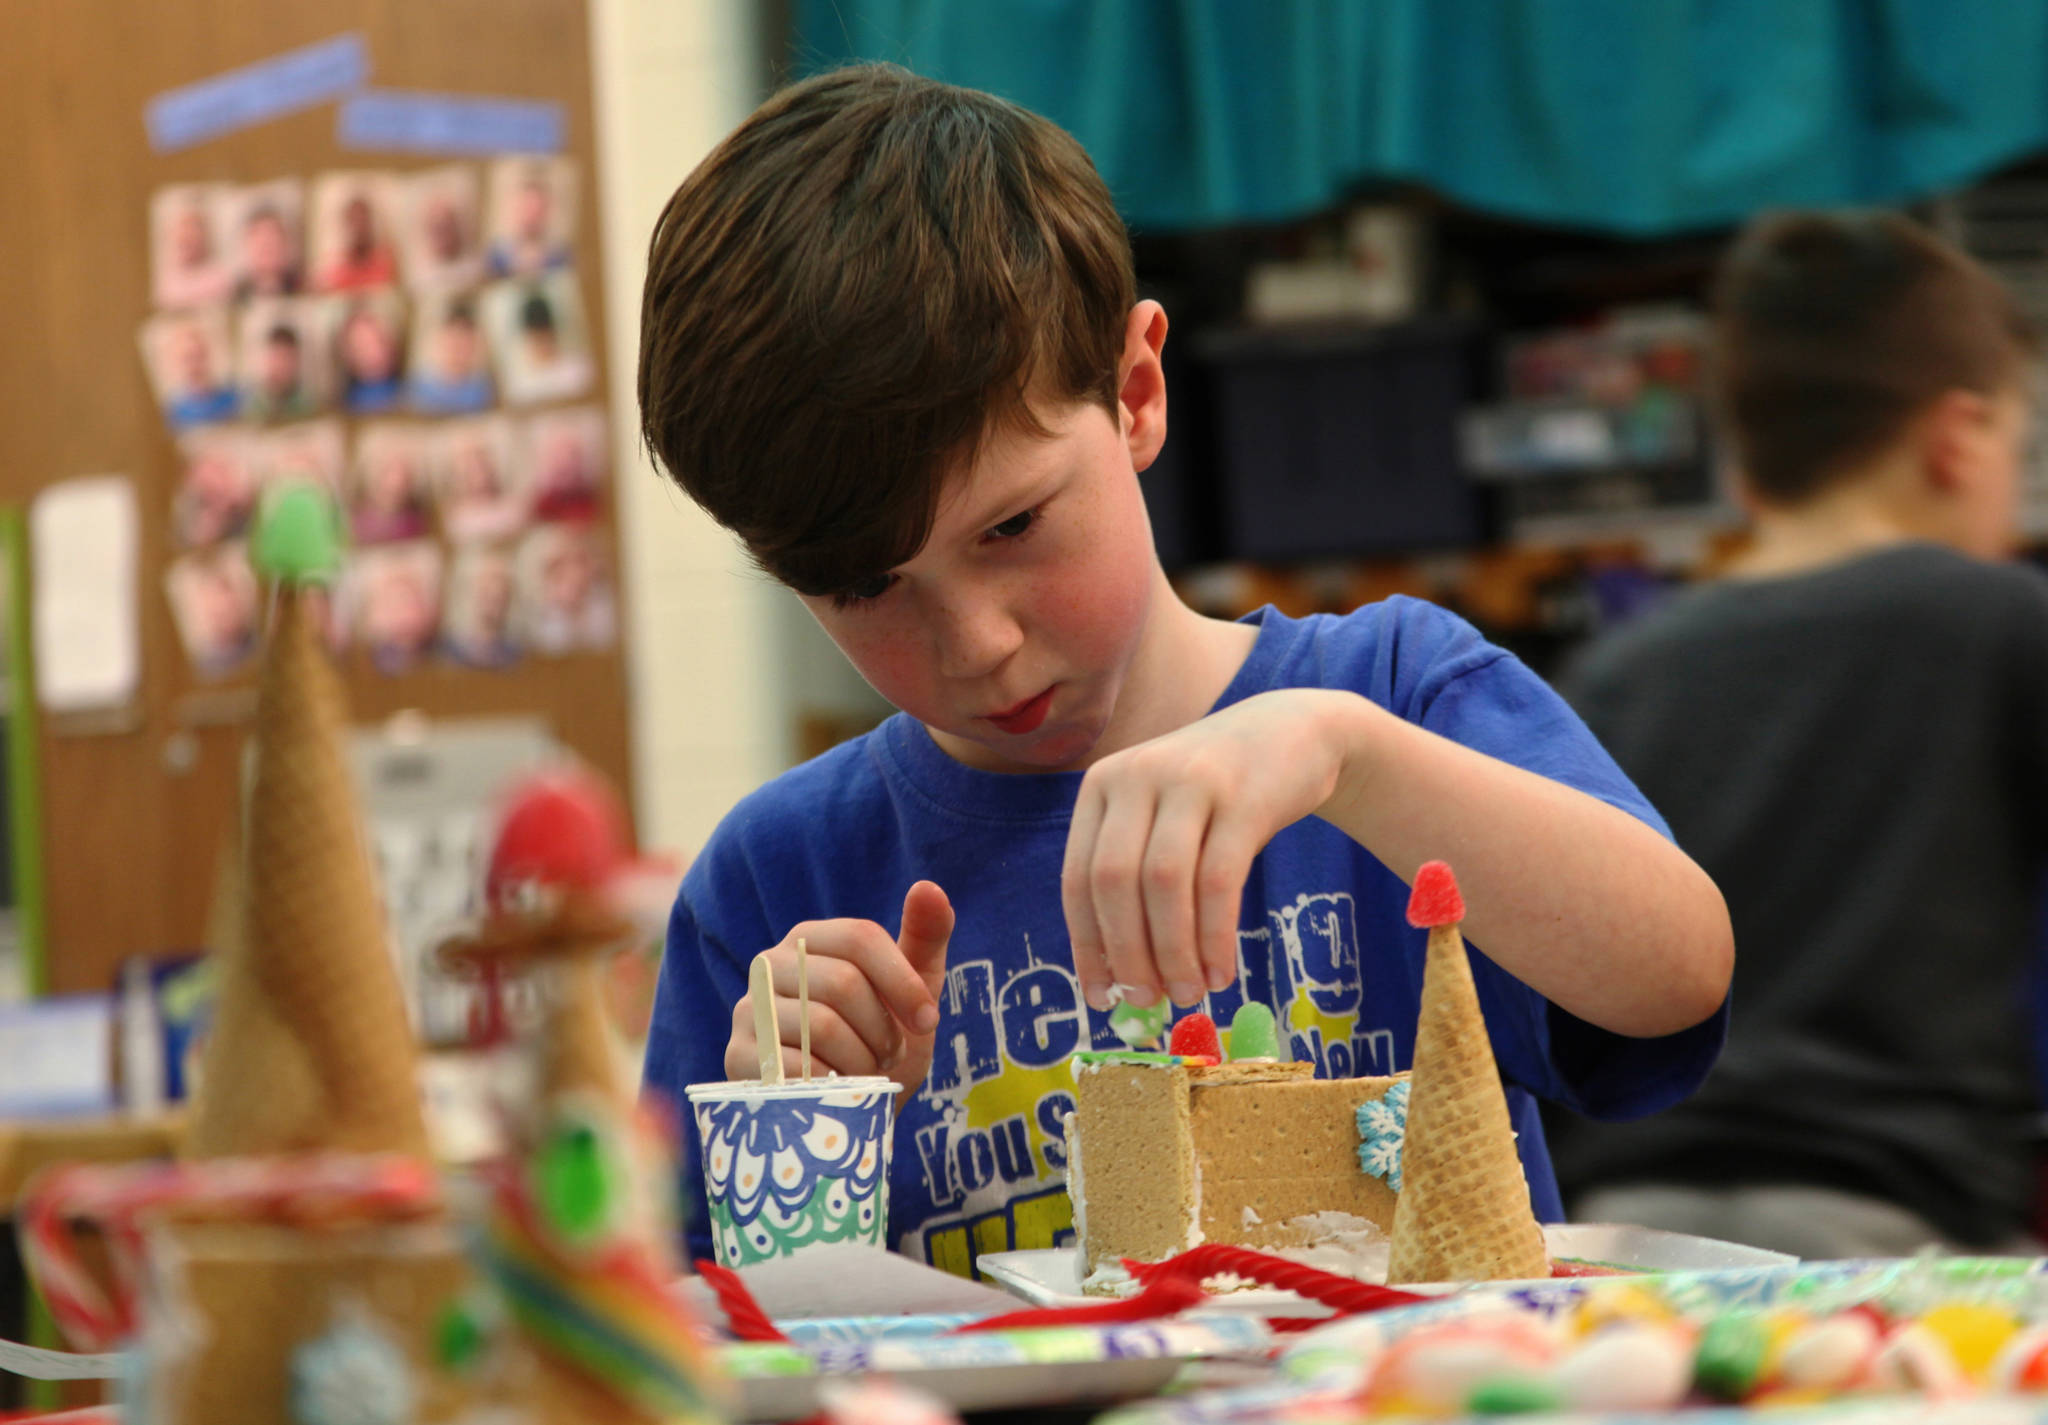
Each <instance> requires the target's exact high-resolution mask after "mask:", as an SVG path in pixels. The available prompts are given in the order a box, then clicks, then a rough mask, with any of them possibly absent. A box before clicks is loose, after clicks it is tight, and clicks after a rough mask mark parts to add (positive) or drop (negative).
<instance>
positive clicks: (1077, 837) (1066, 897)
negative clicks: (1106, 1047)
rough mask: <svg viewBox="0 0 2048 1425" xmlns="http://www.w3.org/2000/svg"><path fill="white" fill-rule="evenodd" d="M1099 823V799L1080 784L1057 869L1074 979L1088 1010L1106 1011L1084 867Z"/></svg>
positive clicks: (1098, 936)
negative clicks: (1077, 983)
mask: <svg viewBox="0 0 2048 1425" xmlns="http://www.w3.org/2000/svg"><path fill="white" fill-rule="evenodd" d="M1101 824H1102V798H1101V796H1100V795H1099V794H1098V793H1097V792H1096V790H1095V788H1094V786H1093V785H1092V784H1090V783H1086V782H1084V783H1082V785H1081V795H1080V797H1079V798H1078V799H1077V800H1076V801H1075V803H1074V815H1073V818H1072V820H1071V821H1069V823H1068V825H1067V856H1066V860H1065V861H1064V862H1063V863H1062V864H1061V866H1060V906H1061V908H1062V909H1064V910H1065V911H1066V915H1067V940H1068V943H1069V945H1070V946H1071V947H1072V949H1073V953H1074V977H1075V978H1076V979H1078V980H1079V981H1080V982H1081V997H1082V998H1083V999H1085V1000H1087V1001H1088V1005H1089V1007H1090V1008H1091V1009H1095V1010H1099V1011H1103V1012H1105V1013H1106V1012H1107V1011H1108V1009H1109V1007H1110V1003H1109V987H1110V984H1111V980H1110V977H1109V963H1108V961H1106V960H1105V959H1104V958H1103V955H1102V933H1101V931H1100V929H1099V928H1098V927H1097V926H1096V924H1095V900H1094V897H1093V896H1091V895H1090V894H1089V891H1088V867H1089V865H1090V864H1091V863H1092V862H1093V860H1094V857H1095V835H1096V831H1097V829H1098V828H1099V827H1100V826H1101Z"/></svg>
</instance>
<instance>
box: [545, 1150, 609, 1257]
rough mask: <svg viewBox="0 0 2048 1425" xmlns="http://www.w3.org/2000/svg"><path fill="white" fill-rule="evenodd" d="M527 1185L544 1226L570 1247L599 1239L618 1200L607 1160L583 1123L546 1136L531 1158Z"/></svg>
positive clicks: (607, 1156) (605, 1154)
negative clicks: (552, 1230) (545, 1222)
mask: <svg viewBox="0 0 2048 1425" xmlns="http://www.w3.org/2000/svg"><path fill="white" fill-rule="evenodd" d="M533 1186H534V1195H535V1196H536V1197H537V1198H538V1199H539V1202H540V1210H541V1213H542V1215H543V1216H544V1217H545V1218H546V1219H547V1222H548V1225H549V1226H550V1227H552V1228H554V1230H555V1231H557V1232H559V1233H561V1234H562V1236H564V1237H566V1238H568V1239H569V1240H570V1241H572V1242H587V1241H590V1240H592V1239H594V1238H596V1237H598V1236H601V1235H602V1234H603V1233H604V1231H605V1229H606V1226H607V1225H608V1224H609V1222H610V1221H611V1216H612V1211H613V1204H614V1203H615V1202H616V1201H617V1200H618V1192H617V1186H618V1185H617V1184H615V1183H614V1182H613V1181H612V1164H611V1159H610V1155H609V1154H607V1153H606V1152H605V1145H604V1143H603V1141H602V1139H600V1137H599V1136H598V1134H597V1132H596V1131H595V1130H594V1129H592V1128H590V1127H588V1126H587V1125H584V1124H572V1125H569V1126H566V1127H564V1128H561V1129H558V1130H557V1131H555V1132H554V1133H552V1134H550V1135H549V1137H548V1141H547V1142H546V1143H545V1144H544V1145H543V1146H542V1148H541V1150H540V1152H539V1153H538V1154H537V1155H536V1156H535V1160H534V1164H533Z"/></svg>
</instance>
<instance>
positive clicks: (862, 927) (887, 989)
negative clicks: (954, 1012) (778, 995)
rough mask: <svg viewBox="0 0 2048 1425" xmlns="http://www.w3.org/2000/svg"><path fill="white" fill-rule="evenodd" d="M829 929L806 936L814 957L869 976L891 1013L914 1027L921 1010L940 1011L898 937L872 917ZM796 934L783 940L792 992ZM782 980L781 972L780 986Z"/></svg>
mask: <svg viewBox="0 0 2048 1425" xmlns="http://www.w3.org/2000/svg"><path fill="white" fill-rule="evenodd" d="M829 929H830V931H831V933H830V934H821V935H816V936H807V946H808V949H809V950H810V953H811V956H812V958H813V959H816V958H817V957H818V956H821V955H823V956H827V957H829V958H831V959H834V960H843V961H845V962H846V963H847V964H849V965H852V966H853V967H854V968H855V969H857V970H859V971H860V972H861V974H862V975H863V976H865V977H866V979H867V982H868V984H869V985H871V986H872V987H873V988H874V992H875V994H876V995H878V996H880V998H881V1001H882V1004H883V1005H884V1006H885V1007H886V1008H887V1009H888V1011H889V1013H891V1014H893V1015H895V1016H896V1018H897V1019H898V1020H899V1021H900V1022H902V1023H904V1024H907V1025H910V1026H911V1027H912V1028H913V1029H915V1028H916V1026H917V1023H918V1019H919V1011H921V1010H931V1011H932V1012H933V1013H934V1014H936V1013H937V1012H938V1006H937V1005H936V1004H934V1003H933V1002H932V994H931V991H930V990H928V989H926V988H925V985H924V980H923V979H922V978H920V977H919V975H918V973H917V971H916V970H914V969H912V968H911V965H910V962H909V961H908V960H906V959H905V958H904V957H903V952H902V951H900V950H898V949H897V948H896V941H895V938H894V937H893V936H891V935H890V934H889V932H888V931H886V930H884V929H882V927H881V926H879V925H877V924H875V923H874V922H873V921H872V920H845V921H836V922H832V923H831V924H830V926H829ZM797 933H798V932H796V931H791V932H790V934H789V936H788V938H787V939H785V940H784V941H783V945H784V947H786V948H787V950H788V952H789V955H788V958H789V960H790V963H791V970H790V981H789V984H790V989H791V990H792V991H794V990H795V988H796V978H795V975H796V971H795V954H796V939H797ZM778 958H780V957H778ZM813 968H814V969H815V968H816V967H815V966H813ZM781 983H782V982H781V978H780V973H779V971H778V975H777V980H776V985H777V988H780V987H781Z"/></svg>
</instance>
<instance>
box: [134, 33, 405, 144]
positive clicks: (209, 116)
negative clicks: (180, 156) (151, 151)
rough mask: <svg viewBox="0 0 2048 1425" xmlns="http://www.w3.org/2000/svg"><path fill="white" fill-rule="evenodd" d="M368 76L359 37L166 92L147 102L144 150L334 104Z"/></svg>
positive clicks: (330, 42) (366, 52)
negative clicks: (147, 145)
mask: <svg viewBox="0 0 2048 1425" xmlns="http://www.w3.org/2000/svg"><path fill="white" fill-rule="evenodd" d="M369 72H370V54H369V48H368V46H366V45H365V44H364V43H363V37H362V36H361V35H356V34H348V35H337V36H335V37H334V38H333V39H331V40H322V41H320V42H319V43H318V44H310V45H306V46H304V47H303V48H300V49H295V50H291V51H288V52H287V53H285V54H281V55H277V56H275V57H274V58H271V59H266V60H260V61H258V62H257V63H255V64H249V65H244V66H243V67H242V68H240V69H231V70H229V71H228V72H227V73H225V74H216V75H214V76H213V77H212V78H211V79H202V80H200V81H199V82H197V83H196V84H187V85H186V86H184V87H183V88H182V89H170V90H166V91H165V92H164V93H162V94H159V95H157V96H156V97H155V98H154V99H152V100H150V101H149V106H148V108H147V109H146V110H144V112H143V122H144V123H145V124H146V125H147V126H148V128H149V141H150V144H151V145H152V146H153V147H154V148H155V149H156V150H157V152H159V153H168V152H171V151H173V150H176V149H181V148H190V147H191V146H192V145H193V144H196V143H202V142H204V141H205V140H207V139H210V138H217V137H219V136H220V135H221V134H227V133H233V132H234V131H235V130H236V129H246V128H249V127H250V126H252V125H254V124H261V123H265V122H267V121H268V120H271V119H276V118H281V117H283V116H284V115H286V114H295V113H297V112H298V111H299V110H301V109H310V108H312V107H313V106H314V105H315V104H320V103H324V102H325V101H327V100H329V99H335V98H339V97H340V96H341V95H343V94H346V93H348V92H349V91H351V90H354V89H360V88H361V87H362V85H363V81H364V80H365V79H366V78H367V77H368V76H369Z"/></svg>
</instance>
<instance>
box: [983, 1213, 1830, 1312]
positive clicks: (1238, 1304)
mask: <svg viewBox="0 0 2048 1425" xmlns="http://www.w3.org/2000/svg"><path fill="white" fill-rule="evenodd" d="M1543 1242H1544V1245H1545V1246H1546V1247H1547V1248H1548V1249H1549V1251H1550V1255H1551V1256H1553V1257H1575V1258H1577V1259H1579V1260H1581V1261H1587V1262H1605V1263H1611V1264H1613V1265H1615V1266H1625V1267H1633V1268H1636V1269H1639V1270H1641V1271H1648V1272H1710V1271H1720V1270H1723V1269H1726V1268H1732V1267H1769V1266H1783V1265H1787V1264H1789V1263H1792V1262H1795V1261H1797V1260H1798V1258H1796V1257H1790V1256H1787V1255H1786V1254H1785V1253H1783V1252H1770V1251H1766V1250H1764V1249H1763V1248H1761V1247H1745V1246H1743V1245H1742V1244H1740V1243H1738V1242H1721V1241H1717V1240H1715V1239H1714V1238H1711V1237H1694V1236H1690V1235H1688V1234H1687V1233H1683V1232H1663V1231H1659V1230H1657V1229H1656V1228H1651V1227H1629V1226H1624V1225H1622V1224H1619V1223H1606V1222H1575V1223H1564V1222H1554V1223H1551V1224H1549V1225H1548V1226H1546V1227H1545V1228H1544V1229H1543ZM975 1265H976V1266H977V1267H979V1268H980V1270H981V1274H982V1275H983V1276H984V1277H987V1278H988V1279H989V1280H990V1281H993V1282H997V1283H1000V1284H1001V1285H1002V1286H1003V1287H1005V1288H1006V1289H1008V1290H1009V1291H1012V1292H1015V1293H1016V1294H1017V1295H1018V1296H1020V1297H1022V1298H1023V1299H1024V1300H1026V1301H1028V1302H1031V1303H1032V1304H1033V1305H1036V1306H1073V1305H1077V1304H1080V1303H1082V1302H1088V1301H1099V1300H1101V1299H1102V1298H1100V1297H1092V1296H1083V1295H1082V1294H1081V1258H1080V1254H1079V1253H1078V1252H1076V1251H1075V1250H1074V1249H1073V1248H1071V1247H1054V1248H1048V1249H1044V1250H1040V1251H1035V1252H989V1253H985V1254H984V1255H982V1256H980V1257H978V1258H976V1259H975ZM1487 1285H1488V1286H1489V1287H1503V1286H1515V1285H1526V1283H1515V1282H1489V1283H1487ZM1467 1289H1468V1284H1466V1283H1439V1284H1431V1285H1422V1286H1411V1287H1404V1288H1403V1290H1406V1291H1415V1292H1421V1293H1423V1294H1424V1295H1444V1294H1447V1293H1450V1292H1454V1291H1463V1290H1467ZM1212 1309H1214V1310H1220V1311H1234V1312H1239V1313H1241V1314H1245V1315H1251V1316H1321V1315H1327V1314H1328V1313H1327V1312H1325V1311H1324V1309H1323V1308H1322V1307H1320V1306H1317V1305H1316V1304H1315V1303H1313V1302H1308V1301H1304V1300H1302V1299H1301V1298H1300V1297H1298V1296H1296V1295H1295V1294H1294V1293H1293V1292H1291V1291H1274V1290H1271V1289H1268V1288H1264V1287H1259V1288H1252V1289H1248V1290H1245V1291H1233V1292H1225V1293H1223V1294H1221V1295H1219V1296H1217V1297H1215V1298H1213V1302H1212Z"/></svg>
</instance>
